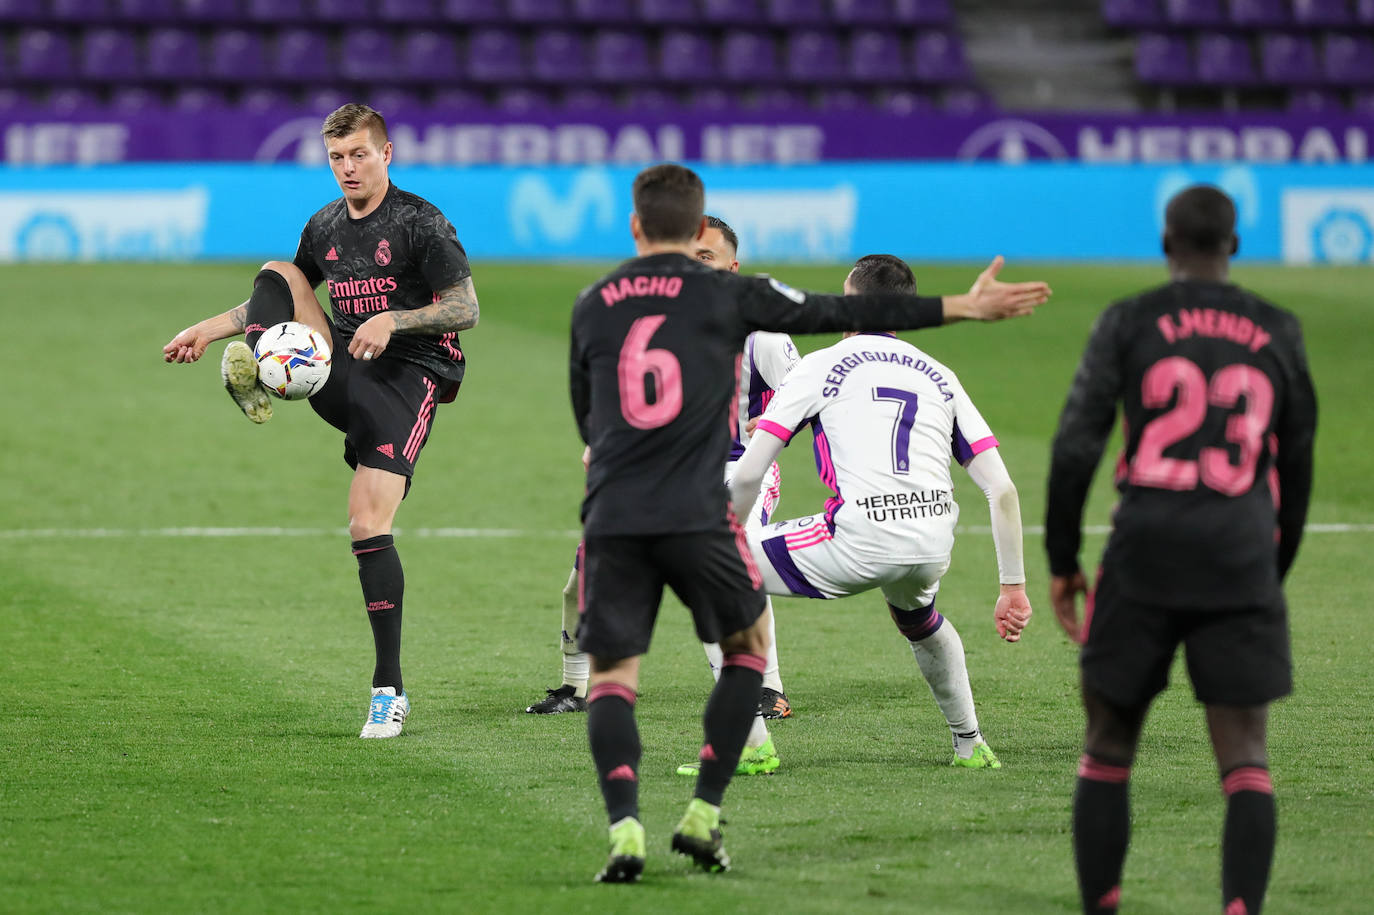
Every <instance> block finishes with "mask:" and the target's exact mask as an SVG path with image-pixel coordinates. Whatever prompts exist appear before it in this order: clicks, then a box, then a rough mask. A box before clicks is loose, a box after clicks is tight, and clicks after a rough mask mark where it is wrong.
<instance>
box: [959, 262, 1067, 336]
mask: <svg viewBox="0 0 1374 915" xmlns="http://www.w3.org/2000/svg"><path fill="white" fill-rule="evenodd" d="M1004 263H1006V261H1005V260H1004V259H1003V257H1002V255H1000V254H999V255H997V256H996V257H994V258H993V259H992V263H990V264H988V266H987V269H986V270H984V271H983V272H982V273H980V274H978V279H976V280H974V281H973V285H972V286H970V287H969V291H968V303H967V305H968V310H967V314H964V315H963V317H966V318H971V319H973V320H975V321H1000V320H1002V319H1003V318H1016V317H1020V316H1021V315H1028V314H1031V313H1033V312H1034V311H1035V308H1036V306H1037V305H1043V304H1044V303H1045V302H1046V301H1047V300H1048V299H1049V297H1050V287H1049V284H1048V283H1043V282H1031V283H1004V282H1002V281H1001V280H999V279H997V274H999V273H1001V272H1002V265H1003V264H1004Z"/></svg>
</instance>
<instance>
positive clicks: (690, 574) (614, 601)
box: [577, 523, 765, 660]
mask: <svg viewBox="0 0 1374 915" xmlns="http://www.w3.org/2000/svg"><path fill="white" fill-rule="evenodd" d="M742 544H743V540H742V538H741V537H737V536H736V535H735V533H733V532H732V531H731V529H730V528H729V527H728V526H727V525H725V524H724V523H722V525H721V529H720V530H718V531H701V532H695V533H685V534H652V535H638V536H612V537H597V536H591V537H587V538H586V541H585V544H584V553H583V557H582V622H581V624H580V625H579V626H578V629H577V644H578V647H579V648H581V649H582V650H583V651H585V652H588V653H590V654H592V655H594V656H596V657H598V658H604V659H607V660H618V659H620V658H631V657H635V656H637V655H642V654H644V653H645V652H647V651H648V650H649V640H650V639H651V638H652V636H653V632H654V622H655V621H656V620H657V619H658V605H659V602H660V601H661V600H662V598H663V586H664V585H667V586H668V587H670V588H672V589H673V591H674V593H676V594H677V596H678V598H679V599H680V600H681V601H682V602H683V603H684V604H686V605H687V609H689V610H691V612H692V618H693V620H694V621H695V623H696V631H697V637H698V638H699V639H701V640H702V641H703V642H719V641H720V640H721V639H722V638H724V637H725V636H728V635H731V634H733V633H736V632H739V631H740V630H742V629H747V628H749V627H750V626H752V625H753V624H754V622H755V621H756V620H757V619H758V618H759V614H761V613H763V608H764V600H765V598H764V594H763V592H762V591H761V590H759V585H757V584H755V582H760V583H761V579H759V578H758V577H757V572H755V573H754V575H753V576H751V573H750V567H749V565H748V564H749V563H752V562H753V559H752V558H750V557H749V554H748V546H747V545H743V546H742Z"/></svg>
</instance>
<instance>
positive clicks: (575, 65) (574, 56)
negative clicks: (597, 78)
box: [530, 29, 591, 83]
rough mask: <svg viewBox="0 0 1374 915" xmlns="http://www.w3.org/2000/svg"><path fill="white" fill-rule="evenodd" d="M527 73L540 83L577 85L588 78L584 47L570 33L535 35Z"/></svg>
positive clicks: (578, 36)
mask: <svg viewBox="0 0 1374 915" xmlns="http://www.w3.org/2000/svg"><path fill="white" fill-rule="evenodd" d="M530 59H531V71H532V72H533V74H534V78H535V79H537V80H539V81H540V82H544V83H580V82H584V81H586V79H587V78H588V77H589V76H590V75H591V65H590V64H589V62H588V60H587V45H586V43H585V42H584V41H583V40H582V36H581V34H579V33H578V32H574V31H572V30H570V29H545V30H543V31H539V32H536V33H535V35H534V41H533V43H532V44H531V47H530Z"/></svg>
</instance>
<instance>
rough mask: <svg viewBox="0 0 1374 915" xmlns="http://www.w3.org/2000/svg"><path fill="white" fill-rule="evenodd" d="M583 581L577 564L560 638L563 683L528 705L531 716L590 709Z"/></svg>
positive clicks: (570, 579) (570, 580)
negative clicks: (582, 635) (581, 628)
mask: <svg viewBox="0 0 1374 915" xmlns="http://www.w3.org/2000/svg"><path fill="white" fill-rule="evenodd" d="M579 552H580V547H579ZM580 580H581V576H580V573H579V571H578V568H577V564H576V563H575V564H574V565H573V569H572V572H571V573H570V574H569V575H568V583H567V584H566V585H564V586H563V628H562V630H561V632H560V633H559V637H558V648H559V652H560V654H561V655H562V658H563V683H562V685H561V686H559V687H558V688H557V689H548V690H545V691H544V692H545V693H547V694H548V695H546V696H545V697H544V698H543V699H540V700H539V701H538V702H536V703H534V704H533V705H529V706H526V707H525V711H526V712H528V713H529V714H531V715H557V714H561V713H563V712H585V711H586V710H587V679H588V676H589V673H590V668H591V658H590V657H589V656H588V655H587V653H586V652H585V651H579V650H578V647H577V622H578V615H579V613H578V601H579V598H578V591H579V589H580Z"/></svg>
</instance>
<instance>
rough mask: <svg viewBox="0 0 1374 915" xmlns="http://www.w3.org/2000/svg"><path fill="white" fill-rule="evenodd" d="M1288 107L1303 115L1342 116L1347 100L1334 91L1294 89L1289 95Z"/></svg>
mask: <svg viewBox="0 0 1374 915" xmlns="http://www.w3.org/2000/svg"><path fill="white" fill-rule="evenodd" d="M1287 107H1288V110H1289V111H1294V112H1301V113H1302V114H1341V113H1343V112H1344V111H1345V99H1344V98H1342V97H1341V93H1340V92H1338V91H1336V90H1334V89H1294V90H1293V91H1292V92H1290V93H1288V106H1287Z"/></svg>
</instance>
